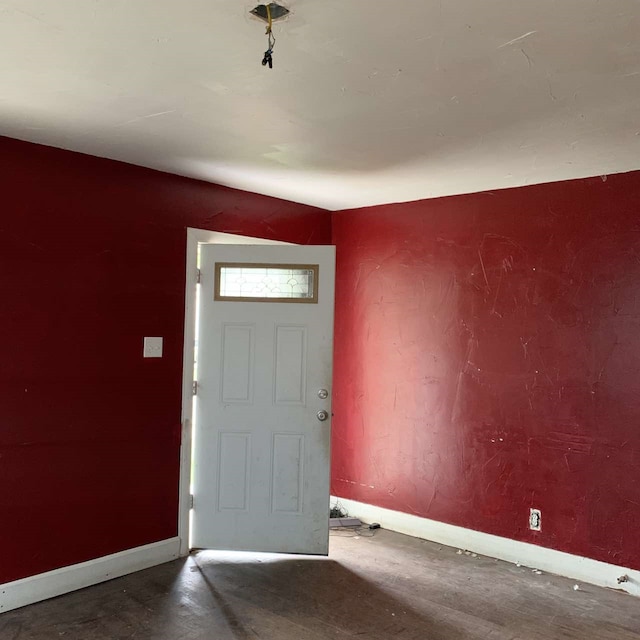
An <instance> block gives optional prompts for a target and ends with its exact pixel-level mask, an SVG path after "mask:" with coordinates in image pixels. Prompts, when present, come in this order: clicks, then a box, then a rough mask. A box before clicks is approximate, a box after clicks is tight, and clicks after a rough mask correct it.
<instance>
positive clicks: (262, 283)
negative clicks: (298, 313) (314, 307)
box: [215, 262, 318, 303]
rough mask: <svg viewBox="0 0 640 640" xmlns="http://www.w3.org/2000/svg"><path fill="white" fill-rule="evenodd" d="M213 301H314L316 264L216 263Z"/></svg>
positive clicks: (316, 288)
mask: <svg viewBox="0 0 640 640" xmlns="http://www.w3.org/2000/svg"><path fill="white" fill-rule="evenodd" d="M215 275H216V287H215V299H216V300H232V301H242V300H245V301H247V302H311V303H315V302H317V301H318V265H309V264H305V265H287V264H240V263H228V262H225V263H221V262H218V263H216V274H215Z"/></svg>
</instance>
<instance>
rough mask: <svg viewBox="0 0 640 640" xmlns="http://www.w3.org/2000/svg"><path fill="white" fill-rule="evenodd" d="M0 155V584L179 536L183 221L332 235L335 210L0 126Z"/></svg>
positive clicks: (289, 235)
mask: <svg viewBox="0 0 640 640" xmlns="http://www.w3.org/2000/svg"><path fill="white" fill-rule="evenodd" d="M0 159H1V163H2V164H1V167H2V170H1V171H0V185H1V196H0V197H1V200H0V202H1V207H2V210H1V211H2V212H1V215H0V294H1V295H2V304H1V305H0V583H3V582H6V581H11V580H15V579H18V578H22V577H25V576H28V575H33V574H37V573H40V572H43V571H48V570H50V569H55V568H57V567H62V566H65V565H69V564H73V563H77V562H82V561H85V560H88V559H91V558H95V557H99V556H103V555H106V554H110V553H114V552H117V551H121V550H123V549H128V548H132V547H136V546H138V545H143V544H147V543H151V542H154V541H157V540H161V539H166V538H170V537H172V536H175V535H176V534H177V531H176V527H177V524H176V523H177V504H178V469H179V458H178V456H179V444H180V443H179V438H180V404H181V397H180V390H181V375H182V338H183V335H182V325H183V314H184V281H185V246H186V231H185V228H186V227H187V226H192V227H201V228H207V229H215V230H219V231H228V232H232V233H241V234H247V235H254V236H260V237H264V238H272V239H281V240H287V241H291V242H300V243H326V242H329V241H330V224H331V220H330V215H329V214H328V213H326V212H323V211H320V210H318V209H313V208H310V207H305V206H302V205H297V204H293V203H288V202H282V201H279V200H275V199H272V198H266V197H262V196H258V195H254V194H249V193H244V192H239V191H234V190H231V189H226V188H223V187H217V186H214V185H211V184H206V183H202V182H197V181H193V180H188V179H184V178H180V177H176V176H171V175H168V174H163V173H159V172H154V171H150V170H146V169H141V168H137V167H133V166H130V165H126V164H121V163H117V162H111V161H108V160H101V159H98V158H92V157H89V156H84V155H80V154H75V153H69V152H65V151H60V150H56V149H52V148H47V147H41V146H36V145H32V144H28V143H23V142H18V141H15V140H10V139H7V138H0ZM145 335H150V336H156V335H157V336H164V338H165V344H164V348H165V357H164V358H163V359H161V360H143V358H142V338H143V336H145Z"/></svg>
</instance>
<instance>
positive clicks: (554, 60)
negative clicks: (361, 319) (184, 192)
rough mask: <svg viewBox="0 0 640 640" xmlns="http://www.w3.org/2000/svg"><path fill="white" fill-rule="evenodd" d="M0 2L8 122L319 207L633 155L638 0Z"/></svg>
mask: <svg viewBox="0 0 640 640" xmlns="http://www.w3.org/2000/svg"><path fill="white" fill-rule="evenodd" d="M281 1H282V3H283V4H285V5H286V6H288V7H289V8H290V9H291V11H292V14H291V16H290V17H289V19H287V20H286V21H284V22H280V23H278V24H277V26H276V27H275V33H276V36H277V39H278V41H277V44H276V48H275V53H274V63H275V68H274V69H273V71H270V70H269V69H266V68H263V67H262V66H261V64H260V63H261V59H262V54H263V52H264V50H265V48H266V46H265V45H266V36H265V35H264V24H263V23H261V22H259V21H258V20H257V19H255V18H253V17H251V16H249V13H248V12H249V10H250V9H251V8H252V7H253V6H255V4H257V2H256V3H251V2H246V1H244V0H181V1H180V2H178V1H177V0H55V1H54V0H0V43H1V45H0V47H1V52H2V55H0V134H4V135H7V136H11V137H15V138H20V139H24V140H32V141H35V142H40V143H43V144H48V145H53V146H56V147H63V148H66V149H74V150H77V151H82V152H85V153H89V154H93V155H97V156H105V157H109V158H116V159H118V160H124V161H127V162H131V163H134V164H140V165H144V166H149V167H154V168H158V169H162V170H165V171H170V172H173V173H178V174H182V175H188V176H193V177H196V178H201V179H204V180H209V181H212V182H217V183H221V184H227V185H230V186H234V187H239V188H242V189H247V190H251V191H257V192H259V193H265V194H270V195H275V196H279V197H282V198H287V199H290V200H294V201H299V202H306V203H309V204H314V205H318V206H322V207H326V208H328V209H344V208H350V207H360V206H365V205H370V204H380V203H386V202H397V201H407V200H415V199H419V198H427V197H433V196H441V195H450V194H456V193H467V192H472V191H480V190H485V189H496V188H503V187H511V186H519V185H524V184H532V183H540V182H549V181H555V180H563V179H567V178H576V177H584V176H592V175H600V174H606V173H614V172H621V171H627V170H631V169H638V168H640V37H639V36H640V2H638V0H600V1H598V0H557V1H553V0H448V1H446V0H393V1H391V0H388V1H382V0H340V1H339V0H281Z"/></svg>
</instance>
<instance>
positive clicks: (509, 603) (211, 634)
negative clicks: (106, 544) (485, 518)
mask: <svg viewBox="0 0 640 640" xmlns="http://www.w3.org/2000/svg"><path fill="white" fill-rule="evenodd" d="M363 534H368V532H363ZM575 584H576V583H575V582H574V581H571V580H566V579H563V578H558V577H555V576H550V575H537V574H535V573H533V572H532V571H531V570H530V569H526V568H523V567H516V566H514V565H509V564H506V563H503V562H498V561H496V560H492V559H490V558H482V557H477V558H474V557H472V556H467V555H464V554H463V555H459V554H457V553H456V550H455V549H450V548H448V547H443V546H441V545H437V544H433V543H429V542H424V541H421V540H416V539H414V538H409V537H406V536H402V535H399V534H396V533H391V532H388V531H378V532H376V533H375V535H373V536H372V537H367V536H365V535H354V534H353V533H352V532H346V531H337V532H334V533H332V537H331V553H330V556H329V558H314V557H306V556H274V555H268V556H265V555H256V554H239V553H217V552H210V551H202V552H199V553H194V554H193V555H192V556H191V557H190V558H188V559H184V560H179V561H176V562H172V563H169V564H165V565H162V566H159V567H155V568H153V569H149V570H147V571H143V572H140V573H137V574H134V575H131V576H126V577H124V578H119V579H117V580H112V581H111V582H107V583H104V584H101V585H97V586H95V587H91V588H89V589H84V590H82V591H77V592H75V593H71V594H68V595H66V596H62V597H60V598H56V599H54V600H49V601H47V602H42V603H39V604H35V605H32V606H30V607H25V608H23V609H19V610H16V611H11V612H8V613H5V614H3V615H1V616H0V639H1V640H45V639H46V640H52V639H60V638H62V639H63V640H76V639H77V640H106V639H109V640H116V639H117V640H125V639H127V640H129V639H135V640H145V639H153V640H246V639H251V640H255V639H262V640H289V639H291V640H294V639H295V640H320V639H328V638H331V639H336V640H342V639H347V638H351V639H352V638H368V639H375V640H377V639H381V640H382V639H387V638H394V639H395V638H398V639H401V640H409V639H411V640H454V639H455V640H463V639H464V640H466V639H469V640H472V639H473V640H475V639H480V638H482V639H483V640H525V639H526V640H549V639H554V640H555V639H572V638H574V639H576V640H591V639H593V640H640V601H639V600H638V599H636V598H633V597H631V596H628V595H624V594H621V593H617V592H613V591H608V590H606V589H599V588H597V587H592V586H589V585H580V590H579V591H575V590H574V585H575Z"/></svg>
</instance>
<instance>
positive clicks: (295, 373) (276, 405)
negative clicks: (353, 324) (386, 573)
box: [192, 245, 335, 554]
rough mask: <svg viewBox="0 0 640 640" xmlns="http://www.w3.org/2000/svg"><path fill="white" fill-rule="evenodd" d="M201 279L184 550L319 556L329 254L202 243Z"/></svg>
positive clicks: (324, 508) (325, 519)
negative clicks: (187, 545)
mask: <svg viewBox="0 0 640 640" xmlns="http://www.w3.org/2000/svg"><path fill="white" fill-rule="evenodd" d="M200 272H201V284H200V311H199V317H198V350H197V353H198V357H197V360H198V362H197V395H196V402H195V433H194V459H193V465H194V466H193V494H194V507H193V518H192V546H193V547H194V548H208V549H230V550H246V551H266V552H283V553H305V554H327V553H328V544H329V463H330V458H329V447H330V435H331V379H332V361H333V307H334V277H335V247H318V246H315V247H307V246H281V245H278V246H247V245H203V246H202V247H201V257H200ZM256 296H257V297H256ZM274 296H275V297H274ZM289 296H294V297H289ZM258 300H259V301H258Z"/></svg>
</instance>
